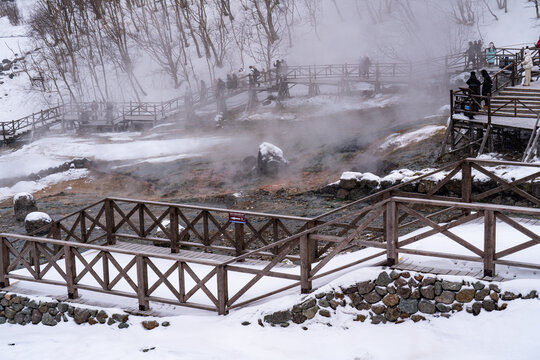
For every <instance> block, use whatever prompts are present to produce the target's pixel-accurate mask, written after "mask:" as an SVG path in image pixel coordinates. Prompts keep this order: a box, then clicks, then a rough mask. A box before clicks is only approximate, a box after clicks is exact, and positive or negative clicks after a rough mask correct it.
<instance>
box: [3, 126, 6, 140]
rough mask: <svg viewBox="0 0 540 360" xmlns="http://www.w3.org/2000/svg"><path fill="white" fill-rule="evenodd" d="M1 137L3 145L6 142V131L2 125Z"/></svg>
mask: <svg viewBox="0 0 540 360" xmlns="http://www.w3.org/2000/svg"><path fill="white" fill-rule="evenodd" d="M2 137H3V138H4V143H5V142H6V129H5V127H4V123H2Z"/></svg>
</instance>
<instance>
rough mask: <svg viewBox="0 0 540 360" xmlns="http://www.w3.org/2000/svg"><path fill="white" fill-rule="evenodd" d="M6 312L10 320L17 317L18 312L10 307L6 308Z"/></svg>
mask: <svg viewBox="0 0 540 360" xmlns="http://www.w3.org/2000/svg"><path fill="white" fill-rule="evenodd" d="M4 313H5V316H6V317H7V318H8V319H9V320H13V319H14V318H15V315H16V314H17V312H16V311H15V310H13V309H12V308H10V307H8V308H6V310H4Z"/></svg>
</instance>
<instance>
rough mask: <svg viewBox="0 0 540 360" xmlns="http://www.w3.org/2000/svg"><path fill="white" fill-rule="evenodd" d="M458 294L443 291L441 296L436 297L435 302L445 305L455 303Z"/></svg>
mask: <svg viewBox="0 0 540 360" xmlns="http://www.w3.org/2000/svg"><path fill="white" fill-rule="evenodd" d="M455 297H456V294H455V293H453V292H452V291H443V292H442V293H441V295H439V296H435V301H436V302H438V303H443V304H451V303H453V302H454V299H455Z"/></svg>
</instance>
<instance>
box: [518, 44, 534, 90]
mask: <svg viewBox="0 0 540 360" xmlns="http://www.w3.org/2000/svg"><path fill="white" fill-rule="evenodd" d="M521 66H523V69H525V81H524V82H523V86H530V85H531V70H532V67H533V61H532V57H531V50H529V49H525V59H523V61H522V62H521Z"/></svg>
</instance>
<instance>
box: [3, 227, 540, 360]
mask: <svg viewBox="0 0 540 360" xmlns="http://www.w3.org/2000/svg"><path fill="white" fill-rule="evenodd" d="M529 229H531V230H532V231H534V232H539V231H540V225H535V226H530V227H529ZM419 231H421V230H419ZM453 231H455V232H456V233H457V234H458V235H461V236H464V237H465V238H466V239H467V240H470V241H472V242H473V243H475V245H478V246H479V247H480V248H482V244H481V242H482V241H481V240H478V239H482V236H481V233H482V231H483V226H482V224H468V225H464V226H461V227H459V228H457V229H454V230H453ZM509 231H510V229H508V227H507V226H505V225H504V224H500V223H499V224H498V229H497V235H498V239H500V240H501V241H503V242H504V243H501V248H505V247H506V246H508V245H509V244H510V243H513V244H516V243H518V242H520V241H522V240H524V239H521V238H519V237H516V236H515V235H512V234H510V232H509ZM450 243H452V242H451V241H450V242H447V241H444V239H442V238H441V237H439V236H433V237H431V238H428V239H425V240H422V241H420V242H418V243H417V245H415V246H416V248H424V247H428V248H430V249H431V250H435V251H442V252H444V251H458V252H459V251H460V250H459V249H456V248H455V247H454V245H452V244H450ZM524 254H525V252H524ZM351 256H358V254H357V255H353V254H350V255H346V256H343V257H341V259H338V260H337V261H335V262H334V265H337V264H339V263H342V261H343V260H344V259H346V258H348V259H349V260H350V259H351ZM539 256H540V247H539V248H538V249H535V248H534V247H533V248H531V249H530V250H527V251H526V254H525V255H523V256H522V258H521V260H525V259H529V260H530V259H538V258H539ZM424 259H427V260H424V261H425V263H426V264H428V263H432V264H433V263H436V264H438V265H442V266H444V263H445V261H444V260H443V261H441V260H438V259H437V260H435V259H431V258H424ZM418 261H420V260H418ZM448 261H450V260H448ZM453 265H454V267H458V268H462V267H464V266H469V265H468V264H453ZM99 267H100V266H99V264H97V265H96V270H99ZM380 270H381V269H380V268H379V267H362V266H357V267H356V270H354V271H351V272H349V273H347V274H345V275H342V276H341V277H339V278H335V279H334V280H333V281H331V283H330V284H327V285H325V286H323V287H322V288H320V291H328V290H330V289H333V288H338V287H339V286H342V285H343V286H345V285H348V284H351V283H354V282H358V281H363V280H368V279H373V278H375V277H376V276H377V274H378V273H379V272H380ZM290 271H294V269H291V270H290ZM497 271H498V272H499V273H500V272H507V274H506V275H508V276H509V277H510V278H512V277H513V276H516V277H517V279H516V280H511V281H505V282H502V283H498V284H499V286H500V287H501V288H502V289H503V291H505V290H507V291H514V292H522V293H526V292H528V291H530V290H532V289H540V275H538V274H536V273H535V272H533V271H527V270H521V269H516V268H510V269H509V268H506V267H498V268H497ZM443 278H447V279H449V280H456V279H457V277H451V276H443ZM459 279H463V277H459ZM465 280H467V281H473V280H474V279H472V278H471V279H469V278H465ZM229 281H230V282H231V283H233V284H234V283H235V282H237V281H239V277H236V276H232V277H231V276H229ZM279 281H282V280H279ZM26 284H30V285H25V286H27V287H28V288H34V289H36V290H37V288H39V287H40V286H38V285H35V284H32V283H26ZM274 285H277V284H274ZM319 285H320V283H319ZM50 288H51V287H50ZM42 290H43V289H42ZM49 291H50V290H49ZM37 293H39V294H41V293H42V292H40V291H38V292H37ZM81 294H82V295H83V296H87V294H88V292H81ZM98 297H101V296H98ZM304 297H305V296H303V295H298V290H297V289H294V290H290V291H287V292H286V293H285V294H284V295H283V296H279V297H277V296H274V298H273V300H270V301H259V302H258V303H256V304H254V305H252V306H248V307H245V308H241V309H239V310H234V311H231V313H230V314H229V315H227V316H224V317H220V316H217V315H215V314H213V313H210V312H204V311H196V310H189V309H188V310H183V311H181V315H175V316H172V313H171V316H167V317H164V318H159V319H158V321H160V322H161V321H165V320H166V321H169V322H170V323H171V326H170V327H168V328H164V327H159V328H157V329H155V330H152V331H147V330H144V329H143V328H142V326H141V325H140V322H141V321H142V320H147V319H148V318H140V317H135V316H131V317H130V323H131V326H130V327H129V328H128V329H125V330H120V329H118V328H116V327H108V326H100V325H95V326H90V325H88V324H85V325H80V326H79V325H75V324H74V323H73V322H69V323H65V324H64V323H61V324H59V325H57V326H56V327H54V328H51V327H46V326H44V325H36V326H34V325H27V326H25V327H22V326H19V325H3V326H0V338H1V339H2V341H1V342H0V352H1V353H2V354H3V355H5V356H9V357H10V358H23V359H31V358H36V356H38V355H37V354H38V353H39V358H40V359H58V360H61V359H72V358H73V356H75V355H74V354H76V358H77V359H94V358H96V357H101V358H104V359H143V358H144V359H280V358H282V359H306V358H310V359H328V358H334V359H351V360H353V359H366V360H367V359H369V360H376V359H382V360H385V359H389V358H400V359H432V358H437V359H456V358H474V359H537V354H538V351H540V343H539V342H538V341H537V339H536V329H538V322H539V321H540V301H539V300H538V299H534V300H515V301H512V302H510V303H509V304H508V308H507V310H505V311H501V312H491V313H487V312H482V313H481V314H480V315H479V316H477V317H473V316H472V315H470V314H467V313H466V312H460V313H456V314H453V315H452V316H451V317H450V319H445V318H442V317H441V318H432V317H430V318H429V321H424V322H419V323H413V322H412V321H407V322H405V323H403V324H399V325H396V324H393V323H388V324H384V325H383V324H381V325H371V324H369V323H367V322H366V323H360V322H354V321H352V319H353V318H354V314H355V313H357V311H356V310H353V309H347V308H343V309H342V310H340V311H338V313H337V314H335V315H333V316H332V326H331V327H329V326H328V325H327V324H326V322H327V321H328V320H326V321H324V320H322V318H320V317H316V318H314V319H313V320H310V321H309V322H308V323H306V324H307V326H308V330H307V331H305V330H302V328H301V326H300V325H295V324H291V325H290V326H289V327H288V328H285V329H284V328H280V327H270V326H266V327H264V328H261V327H259V326H258V325H257V320H258V319H260V318H262V317H263V315H264V314H265V313H269V312H272V311H276V310H282V309H285V308H288V307H290V306H291V305H293V304H295V303H298V302H300V301H301V300H302V299H303V298H304ZM120 301H122V302H123V300H120ZM124 304H125V303H124ZM154 305H157V304H151V306H154ZM177 314H178V313H177ZM243 321H249V322H250V323H251V325H250V326H242V325H241V323H242V322H243ZM306 324H303V325H306ZM510 329H513V330H514V331H512V330H510ZM514 334H515V336H513V335H514ZM10 344H13V345H10ZM151 348H154V349H152V350H149V351H147V352H143V349H151ZM82 349H84V350H82ZM81 350H82V352H81Z"/></svg>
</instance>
